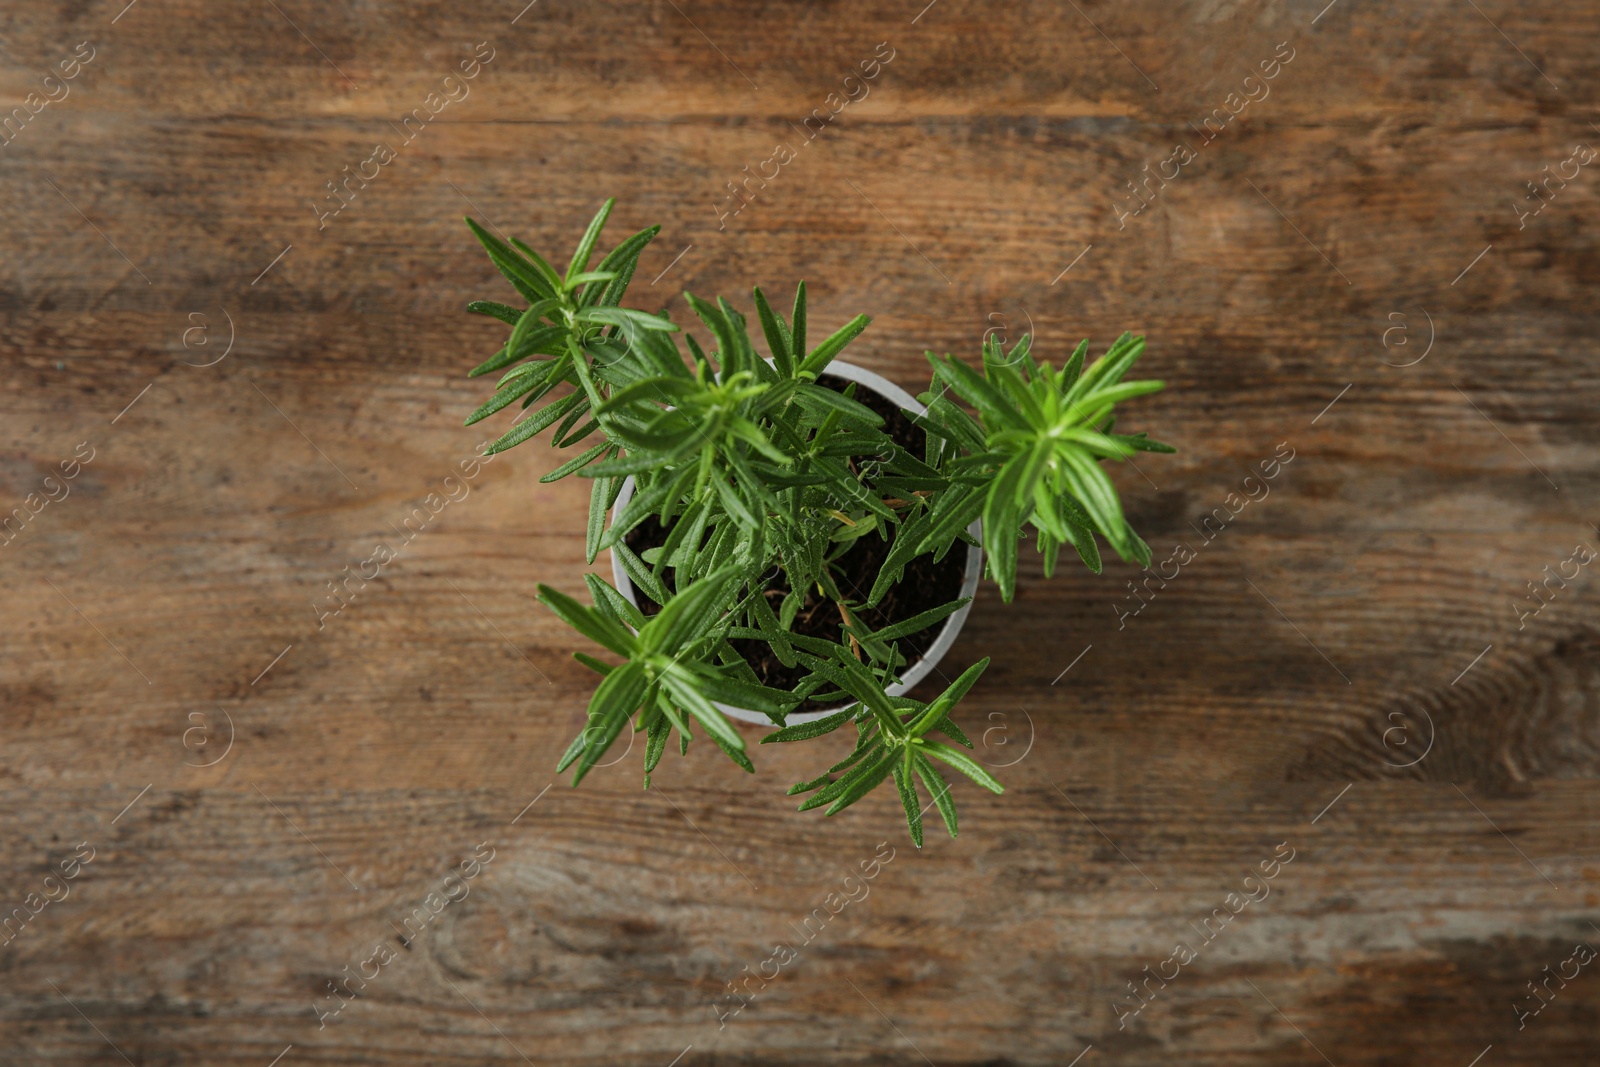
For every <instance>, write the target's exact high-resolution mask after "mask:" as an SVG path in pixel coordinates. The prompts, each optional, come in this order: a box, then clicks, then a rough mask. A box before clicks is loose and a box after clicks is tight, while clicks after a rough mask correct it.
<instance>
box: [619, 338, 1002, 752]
mask: <svg viewBox="0 0 1600 1067" xmlns="http://www.w3.org/2000/svg"><path fill="white" fill-rule="evenodd" d="M823 373H824V374H825V375H833V376H834V377H836V378H844V379H845V380H846V381H852V382H856V383H858V384H860V385H861V386H863V387H864V388H867V389H870V390H872V391H873V392H874V393H877V394H878V395H879V396H881V397H883V398H884V399H886V400H888V401H890V402H892V403H894V404H897V405H898V406H899V407H901V408H902V409H904V410H906V411H910V412H912V413H913V414H917V415H922V414H925V413H926V412H927V409H926V408H924V407H923V406H922V405H921V404H919V403H917V400H916V398H915V397H913V396H912V395H911V394H910V393H908V392H906V391H905V390H904V389H902V388H900V387H899V386H898V385H895V384H894V383H893V382H891V381H889V379H887V378H885V377H883V376H882V375H881V374H874V373H873V372H872V371H869V370H866V369H865V368H863V367H858V366H856V365H855V364H853V363H845V362H844V361H842V360H835V361H834V362H832V363H830V364H828V367H827V369H826V370H825V371H823ZM633 484H634V483H633V478H632V477H631V476H630V477H629V478H627V479H625V480H624V481H623V483H622V489H621V491H620V492H619V493H618V494H617V502H616V504H615V506H614V507H613V508H612V511H611V521H612V522H616V521H617V517H618V516H620V515H621V514H622V509H623V508H625V507H627V505H628V501H629V500H631V499H632V498H633ZM981 530H982V524H981V523H980V522H974V523H973V524H972V525H971V526H970V527H968V532H970V533H971V534H972V536H973V537H974V538H978V537H980V531H981ZM966 549H967V570H966V574H965V575H964V576H963V577H962V579H961V593H960V596H962V597H967V598H970V597H972V596H973V595H974V594H975V593H976V592H977V590H978V578H979V577H980V576H982V574H983V550H982V549H980V548H978V547H977V546H976V545H968V546H966ZM952 551H954V549H952ZM610 556H611V578H612V582H613V584H614V585H616V587H617V591H618V592H620V593H621V594H622V595H623V596H625V597H627V598H628V601H629V602H630V603H632V604H634V605H635V606H637V605H638V603H639V598H638V596H637V595H636V594H635V592H634V588H633V581H632V580H631V579H630V578H629V577H628V572H627V571H625V570H623V569H622V561H621V560H619V559H618V558H617V554H616V553H615V552H612V553H610ZM971 609H972V603H971V601H970V599H969V600H968V602H967V603H966V604H963V605H962V606H961V607H960V609H958V610H957V611H956V612H955V613H954V614H952V615H951V616H950V617H949V618H947V619H945V621H944V625H943V627H941V628H940V630H939V636H938V637H937V638H936V639H935V640H934V642H933V644H932V646H930V647H929V649H928V651H927V652H926V653H924V654H923V655H922V657H921V658H919V659H918V660H917V661H916V662H915V663H913V664H911V666H910V667H908V668H906V670H905V672H904V673H903V674H902V675H901V676H900V681H898V682H896V683H895V684H894V685H892V686H890V687H889V689H888V693H889V695H890V696H899V695H900V694H901V693H904V692H906V691H907V690H909V689H910V688H911V687H912V686H914V685H916V684H917V683H918V682H920V681H922V679H923V678H925V677H927V676H928V674H929V673H931V672H932V671H933V669H934V668H935V667H936V666H938V665H939V661H940V660H941V659H943V658H944V655H945V653H947V652H949V651H950V646H951V645H954V644H955V643H956V635H957V634H959V633H960V632H961V626H962V624H963V623H965V622H966V621H967V612H968V611H970V610H971ZM845 706H846V705H843V704H841V705H839V706H838V707H834V708H824V709H823V710H821V711H807V712H796V713H794V714H791V715H790V716H789V717H788V719H787V721H788V723H789V724H790V725H794V724H796V723H803V722H815V721H816V720H817V719H821V718H825V717H827V716H829V715H832V714H834V713H835V712H838V711H840V710H842V709H843V708H844V707H845ZM717 707H718V708H720V709H721V710H722V712H723V713H724V714H725V715H728V716H729V717H731V718H735V719H740V720H742V721H744V722H752V723H755V724H757V725H759V726H771V725H772V720H771V719H769V718H767V717H766V716H765V715H763V714H761V713H760V712H757V711H750V710H749V709H747V708H736V707H731V706H729V705H727V704H718V705H717Z"/></svg>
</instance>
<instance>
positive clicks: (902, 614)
mask: <svg viewBox="0 0 1600 1067" xmlns="http://www.w3.org/2000/svg"><path fill="white" fill-rule="evenodd" d="M817 384H818V385H822V386H825V387H827V388H829V389H832V390H834V391H835V392H840V393H842V392H844V390H845V388H846V387H848V386H849V385H850V384H851V383H850V382H848V381H846V380H845V379H843V378H837V377H834V376H833V375H829V374H824V375H823V376H822V377H821V378H820V379H818V382H817ZM855 398H856V400H858V401H860V402H861V403H862V404H865V405H866V406H867V407H869V408H871V409H872V410H873V411H874V412H876V413H877V414H879V415H881V416H882V417H883V420H884V424H885V425H884V431H885V432H886V433H887V434H888V435H889V436H890V437H892V438H893V439H894V440H895V442H896V443H897V444H899V445H901V446H902V447H903V448H905V449H906V450H907V451H908V452H910V453H911V454H912V455H913V456H916V457H918V458H921V456H922V454H923V449H924V447H925V444H926V435H925V434H924V433H923V431H922V429H921V428H920V427H919V426H917V425H916V424H915V423H913V422H912V421H911V419H910V418H908V417H907V416H906V414H905V413H904V412H902V411H901V410H900V409H899V408H898V407H896V406H895V405H894V404H893V403H892V402H891V401H889V400H887V399H885V398H883V397H881V396H879V395H878V394H877V393H874V392H872V391H871V390H870V389H867V388H866V387H865V386H862V385H857V387H856V396H855ZM669 530H670V527H665V528H664V527H663V526H662V525H661V523H660V522H659V521H657V519H656V517H655V516H653V515H652V516H650V517H648V518H646V519H645V520H644V521H643V522H641V523H640V524H639V525H638V526H635V527H634V528H633V529H632V530H630V531H628V533H627V534H626V535H625V536H624V538H623V540H624V541H625V542H626V543H627V545H628V547H629V548H630V549H632V550H633V551H634V552H636V553H643V552H644V551H645V550H646V549H649V548H656V547H658V546H660V545H663V544H665V543H666V539H667V533H668V532H669ZM890 538H891V539H890V540H887V541H886V540H884V539H883V538H881V537H879V536H878V535H877V534H868V535H867V536H865V537H862V538H859V539H857V540H856V542H855V543H854V544H853V545H851V547H850V548H849V549H848V550H847V551H846V552H845V553H844V555H842V556H840V557H839V559H838V560H836V561H835V562H834V564H833V576H834V581H835V582H837V583H838V585H839V588H840V590H841V591H843V592H844V593H845V594H846V595H847V596H851V597H853V598H855V599H857V600H865V599H866V596H867V593H868V592H870V591H871V589H872V584H873V582H875V581H877V578H878V571H879V570H880V569H882V567H883V561H884V560H885V559H887V558H888V556H889V550H890V548H891V547H892V545H893V540H892V538H893V534H891V535H890ZM966 569H967V549H966V546H964V545H961V544H957V545H954V546H952V547H951V549H950V551H949V552H946V553H945V555H944V558H943V559H941V560H939V561H938V562H937V563H936V562H934V560H933V557H932V556H918V557H917V558H916V559H914V560H912V561H911V562H910V563H908V564H906V569H905V572H904V574H902V576H901V578H900V581H899V582H897V583H895V585H894V586H892V587H891V588H890V589H889V591H888V592H887V593H885V594H884V597H883V599H882V600H880V601H879V602H878V606H877V607H874V608H859V609H856V612H855V614H856V617H857V618H858V619H859V620H860V621H861V623H862V624H863V625H865V626H868V627H870V628H872V629H874V630H881V629H883V628H884V627H885V626H892V625H893V624H895V623H897V622H901V621H903V620H905V619H909V618H911V617H912V616H914V615H917V614H920V613H921V612H924V611H929V610H932V609H933V608H936V607H939V606H940V605H941V604H948V603H949V602H950V601H952V600H954V599H956V597H958V596H959V595H960V594H961V580H962V578H964V577H965V575H966ZM665 577H666V584H667V587H668V588H669V589H671V587H672V583H671V573H670V572H668V573H667V574H666V576H665ZM767 591H768V594H769V595H770V596H771V598H772V601H773V607H774V608H776V607H777V605H778V602H779V601H781V600H782V599H783V597H784V596H785V595H787V594H788V592H789V586H788V583H787V582H786V581H785V580H784V576H783V573H782V572H781V571H780V572H777V573H776V574H775V576H774V579H773V581H772V582H771V583H770V584H769V585H768V587H767ZM634 597H635V598H636V599H637V600H638V602H639V610H640V611H642V612H643V613H644V614H645V615H654V614H655V613H656V612H658V611H660V610H661V606H660V605H659V604H657V603H655V602H654V601H653V600H651V599H650V598H649V597H647V596H645V595H644V593H643V592H641V591H640V590H638V589H637V588H636V589H635V590H634ZM945 622H946V620H945V619H941V620H939V621H938V622H936V623H934V624H933V625H932V626H930V627H928V628H927V629H925V630H920V631H918V632H917V633H914V634H911V635H910V636H908V637H903V638H900V639H899V640H898V641H895V642H894V644H895V646H896V647H897V648H899V650H900V653H901V655H903V656H905V657H906V662H907V664H908V665H910V664H913V663H915V662H916V661H917V660H918V658H920V657H921V656H922V654H923V653H925V652H926V651H927V650H928V649H929V648H931V647H933V643H934V641H935V640H937V639H938V636H939V631H940V630H941V629H943V627H944V625H945ZM793 630H794V632H795V633H798V634H804V635H805V636H807V637H817V638H821V639H823V640H826V641H837V640H839V639H840V637H841V635H842V631H843V622H842V620H841V619H840V618H839V611H838V608H837V607H835V606H834V605H833V603H832V602H831V601H829V600H828V599H827V598H826V597H824V596H822V595H820V594H819V593H817V591H816V590H815V589H813V590H812V591H811V592H810V593H809V594H807V596H806V600H805V603H804V604H803V605H802V606H801V608H800V611H799V612H798V613H797V614H796V615H795V617H794V626H793ZM728 643H729V644H730V645H732V646H733V648H734V649H735V650H736V651H737V652H738V653H739V654H740V655H741V656H743V657H744V659H745V662H746V663H748V664H750V666H751V668H752V669H753V670H754V671H755V672H756V677H757V678H759V679H760V680H761V684H762V685H768V686H771V687H773V688H774V689H793V688H794V687H795V686H796V685H798V684H799V683H800V680H801V679H802V678H804V677H805V676H806V673H807V672H806V670H805V668H803V667H799V666H796V667H785V666H784V665H783V664H782V663H781V662H780V661H779V660H778V657H777V656H776V655H775V654H774V653H773V651H772V649H771V647H770V646H769V645H767V644H766V642H764V641H752V640H746V639H742V638H735V639H733V640H731V641H729V642H728ZM828 706H829V705H828V704H824V703H819V702H816V701H812V700H806V701H804V702H802V703H801V704H800V705H799V706H798V707H797V708H796V709H795V710H796V711H821V710H823V709H824V708H826V707H828Z"/></svg>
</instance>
